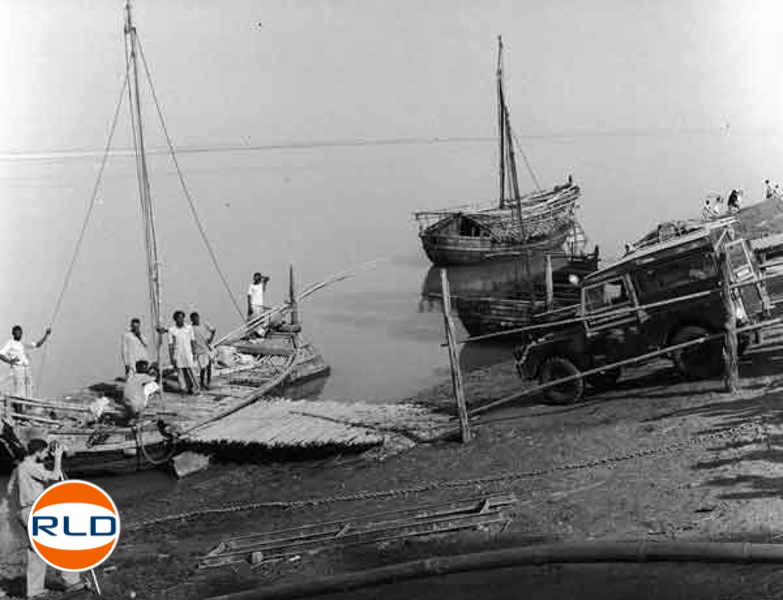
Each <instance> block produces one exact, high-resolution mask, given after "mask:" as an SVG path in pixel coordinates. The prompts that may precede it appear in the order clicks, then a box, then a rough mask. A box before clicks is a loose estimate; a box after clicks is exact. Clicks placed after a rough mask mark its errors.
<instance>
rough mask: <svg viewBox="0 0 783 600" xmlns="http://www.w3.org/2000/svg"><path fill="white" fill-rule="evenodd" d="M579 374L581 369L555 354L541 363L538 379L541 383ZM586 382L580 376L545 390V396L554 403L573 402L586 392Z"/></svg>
mask: <svg viewBox="0 0 783 600" xmlns="http://www.w3.org/2000/svg"><path fill="white" fill-rule="evenodd" d="M575 375H579V369H577V367H576V365H574V363H572V362H571V361H570V360H568V359H567V358H563V357H561V356H553V357H552V358H549V359H547V361H546V362H545V363H544V364H543V365H541V374H540V376H539V378H538V381H539V383H540V384H541V385H545V384H547V383H551V382H553V381H557V380H558V379H565V378H566V377H573V376H575ZM584 390H585V383H584V380H583V379H582V378H581V377H580V378H577V379H572V380H571V381H565V382H563V383H561V384H558V385H553V386H552V387H549V388H547V389H545V390H544V396H546V398H547V399H548V400H549V401H550V402H552V403H554V404H572V403H574V402H577V401H578V400H579V399H580V398H581V397H582V394H583V393H584Z"/></svg>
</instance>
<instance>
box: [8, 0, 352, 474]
mask: <svg viewBox="0 0 783 600" xmlns="http://www.w3.org/2000/svg"><path fill="white" fill-rule="evenodd" d="M125 12H126V22H125V39H126V52H127V64H128V73H127V80H126V83H127V82H130V84H131V86H132V87H131V94H130V95H129V96H130V99H131V100H130V102H131V113H132V115H133V117H134V118H133V119H132V126H133V129H134V131H133V139H134V143H135V148H136V154H137V155H136V158H137V160H136V165H137V176H138V179H139V192H140V199H141V204H142V215H143V220H144V228H145V242H146V247H147V267H148V279H149V281H148V283H149V294H150V312H151V319H150V322H151V323H154V324H157V330H158V331H161V330H162V329H161V325H162V320H161V315H162V310H161V300H160V298H161V296H160V285H161V278H160V272H159V260H158V255H157V243H156V239H155V229H154V220H153V205H152V201H151V197H150V191H149V178H148V172H147V165H146V157H145V151H144V142H143V140H144V136H143V134H142V130H141V125H142V119H141V109H140V106H139V89H138V83H139V78H140V73H142V71H141V70H140V69H139V65H138V64H137V57H138V53H139V50H138V48H139V46H138V40H137V32H136V28H135V27H134V25H133V22H132V18H131V6H130V0H128V3H127V4H126V7H125ZM145 71H146V70H145ZM153 97H154V94H153ZM118 108H119V107H118ZM172 152H173V150H172ZM290 277H291V279H290V286H289V299H288V301H287V302H286V303H284V304H281V305H278V306H277V307H274V308H272V309H271V310H269V311H267V312H266V313H264V314H263V315H261V316H260V317H259V318H257V319H255V320H253V321H251V322H249V323H247V324H243V325H242V326H241V327H240V328H238V330H237V331H235V332H233V333H232V334H231V335H230V336H228V337H226V338H225V339H223V340H221V341H220V347H219V352H218V362H217V364H216V368H215V369H214V374H213V379H212V386H211V388H210V389H209V390H204V391H201V392H199V393H198V394H196V395H191V396H182V395H180V394H172V393H171V392H172V389H173V379H172V378H173V374H172V373H171V371H170V370H169V371H168V373H166V372H165V369H162V370H160V373H159V377H158V384H159V387H160V389H161V390H162V392H161V393H160V394H155V395H153V396H152V397H151V400H150V404H149V405H148V406H147V408H146V409H145V411H144V413H143V415H142V419H141V421H140V422H137V423H133V424H130V423H129V422H128V421H127V418H126V417H125V415H124V411H123V410H122V409H121V408H120V407H118V406H116V405H115V404H114V401H115V400H120V399H121V398H122V388H123V386H124V383H123V382H122V381H119V382H118V381H112V382H109V383H100V384H96V385H93V386H90V387H89V388H86V389H83V390H81V391H79V392H77V393H74V394H70V395H66V396H64V397H62V398H58V399H54V400H51V399H36V398H19V397H15V396H4V397H3V405H2V411H3V412H2V418H3V427H2V432H0V468H5V469H6V470H7V469H8V467H10V466H11V465H12V464H13V461H14V460H15V459H18V458H20V457H21V455H23V452H24V445H25V444H26V443H27V441H29V440H30V439H32V438H43V439H48V440H50V441H57V442H59V443H61V444H62V445H63V446H64V447H65V448H67V451H66V454H65V455H64V458H63V466H64V468H65V470H66V471H67V472H68V473H69V474H71V475H91V474H96V473H122V472H128V471H135V470H140V469H146V468H151V467H156V466H159V465H162V464H166V463H167V461H168V459H169V457H170V456H171V454H172V453H173V452H174V451H175V449H176V446H177V442H178V441H179V440H181V439H182V438H183V437H187V435H188V433H189V432H191V431H194V430H196V429H198V428H200V427H203V426H204V425H206V424H209V423H212V422H214V421H216V420H219V419H221V418H225V417H226V416H228V415H231V414H233V413H235V412H236V411H238V410H240V409H242V408H244V407H245V406H247V405H248V404H250V403H252V402H256V401H257V400H259V399H260V398H262V397H263V396H265V395H267V394H271V393H273V392H277V393H279V392H280V391H282V390H284V389H286V388H290V387H291V386H296V385H300V384H304V383H308V382H309V383H312V382H313V381H316V380H317V379H318V378H323V376H325V375H328V373H329V367H328V365H326V364H325V363H324V361H323V359H322V358H321V356H320V354H319V353H318V352H317V351H316V350H315V349H314V348H313V346H312V345H311V344H310V343H308V342H306V341H305V340H303V338H302V336H301V326H300V323H299V312H298V300H299V299H300V298H302V297H304V296H306V295H308V294H309V293H312V291H314V290H315V289H318V288H319V286H320V287H323V285H324V283H322V284H317V285H316V286H311V288H308V290H307V291H305V292H304V293H303V294H302V295H300V296H297V295H296V293H295V290H294V283H293V270H292V271H291V275H290ZM342 278H345V277H342ZM335 280H339V278H337V279H335ZM273 317H275V318H273ZM259 326H262V327H264V331H263V334H262V336H261V337H257V334H256V333H255V331H256V328H257V327H259ZM161 349H162V335H161V334H158V335H157V351H158V361H159V363H160V364H163V363H162V362H161V361H160V358H161V356H162V354H161Z"/></svg>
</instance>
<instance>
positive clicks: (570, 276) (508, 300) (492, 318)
mask: <svg viewBox="0 0 783 600" xmlns="http://www.w3.org/2000/svg"><path fill="white" fill-rule="evenodd" d="M552 265H553V270H552V283H553V292H552V299H553V302H552V304H551V306H548V305H547V290H546V283H545V277H544V275H543V274H539V275H538V276H537V277H535V278H534V279H532V280H528V281H519V282H516V283H514V284H508V283H506V284H502V285H499V286H497V288H496V290H495V291H494V293H493V294H492V295H489V296H488V295H485V294H475V293H470V292H469V293H462V294H460V295H458V296H457V297H455V298H454V299H453V300H452V303H453V305H454V308H455V309H456V311H457V315H458V316H459V320H460V322H461V323H462V325H463V327H465V330H466V331H467V332H468V334H470V335H471V336H480V335H488V334H493V333H499V332H501V331H509V330H511V329H517V328H519V327H524V326H526V325H530V324H531V323H532V322H533V320H534V319H535V317H536V315H538V314H541V313H543V312H545V311H547V310H551V309H555V310H557V309H561V308H564V307H567V306H573V305H575V304H578V303H579V284H578V282H579V281H581V280H582V278H584V277H585V276H586V275H588V274H590V273H592V272H594V271H596V270H597V269H598V253H597V252H594V253H593V254H585V255H580V256H573V257H566V256H561V257H559V258H558V257H555V258H553V259H552Z"/></svg>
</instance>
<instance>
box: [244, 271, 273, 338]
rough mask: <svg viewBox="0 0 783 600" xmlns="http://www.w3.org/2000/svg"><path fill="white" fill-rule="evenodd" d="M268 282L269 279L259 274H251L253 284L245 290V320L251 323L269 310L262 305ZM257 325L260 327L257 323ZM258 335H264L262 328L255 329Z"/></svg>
mask: <svg viewBox="0 0 783 600" xmlns="http://www.w3.org/2000/svg"><path fill="white" fill-rule="evenodd" d="M268 282H269V277H267V276H266V275H262V274H261V273H258V272H256V273H253V283H251V284H250V287H249V288H248V290H247V320H248V321H253V320H255V319H257V318H258V317H260V316H261V315H262V314H263V313H264V311H266V310H269V307H268V306H266V304H264V294H265V292H266V284H267V283H268ZM259 325H261V324H260V323H259ZM256 333H258V335H264V327H263V326H260V327H259V328H258V329H256Z"/></svg>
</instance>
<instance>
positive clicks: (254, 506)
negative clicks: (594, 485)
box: [127, 423, 766, 531]
mask: <svg viewBox="0 0 783 600" xmlns="http://www.w3.org/2000/svg"><path fill="white" fill-rule="evenodd" d="M753 430H756V436H755V437H754V439H753V441H764V440H765V439H766V436H765V434H764V433H761V434H760V433H758V424H757V423H743V424H742V425H738V426H737V427H732V428H729V429H725V430H723V431H719V432H714V433H707V434H704V435H697V436H693V437H691V438H688V439H686V440H682V441H679V442H674V443H671V444H667V445H664V446H657V447H653V448H647V449H643V450H634V451H632V452H627V453H625V454H618V455H614V456H607V457H604V458H598V459H590V460H586V461H583V462H578V463H565V464H561V465H555V466H553V467H548V468H543V469H530V470H527V471H511V472H507V473H501V474H499V475H488V476H486V477H476V478H473V479H453V480H446V481H432V482H428V483H423V484H419V485H415V486H411V487H407V488H395V489H387V490H362V491H359V492H354V493H351V494H342V495H337V496H323V497H320V498H305V499H301V500H277V501H275V500H272V501H264V502H250V503H245V504H232V505H228V506H219V507H214V508H204V509H200V510H192V511H185V512H180V513H176V514H172V515H165V516H162V517H157V518H154V519H149V520H147V521H139V522H136V523H131V524H130V525H128V526H127V529H128V530H131V531H136V530H139V529H144V528H147V527H151V526H154V525H160V524H161V523H168V522H171V521H180V520H187V519H193V518H197V517H203V516H208V515H222V514H228V513H235V512H242V511H250V510H260V509H265V508H282V509H291V508H305V507H313V506H322V505H325V504H335V503H339V502H355V501H359V500H377V499H379V498H394V497H401V496H408V495H411V494H421V493H424V492H430V491H434V490H447V489H457V488H465V487H474V486H487V485H498V484H509V483H512V482H514V481H517V480H519V479H529V478H532V477H542V476H545V475H551V474H555V473H564V472H571V471H578V470H586V469H594V468H597V467H609V466H611V465H614V464H617V463H620V462H624V461H629V460H634V459H637V458H647V457H650V456H655V455H662V454H671V453H672V452H676V451H680V450H683V449H685V448H689V447H693V446H701V445H704V444H707V443H712V442H715V441H716V440H720V439H726V438H730V439H731V438H738V437H739V436H740V435H741V434H743V433H748V432H750V431H753Z"/></svg>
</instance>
